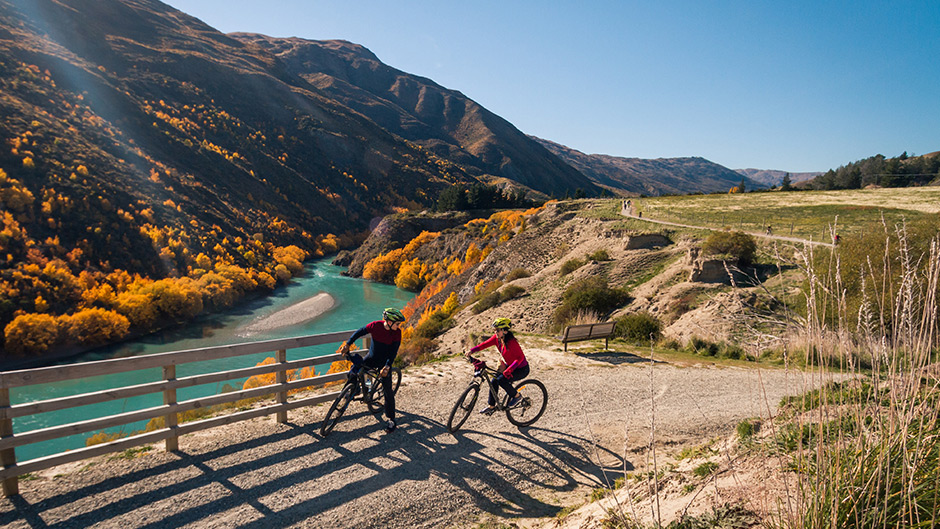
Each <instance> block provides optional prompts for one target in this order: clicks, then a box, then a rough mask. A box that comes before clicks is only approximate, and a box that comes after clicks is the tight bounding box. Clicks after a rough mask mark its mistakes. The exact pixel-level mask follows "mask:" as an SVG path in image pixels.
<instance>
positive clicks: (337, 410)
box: [320, 384, 353, 437]
mask: <svg viewBox="0 0 940 529" xmlns="http://www.w3.org/2000/svg"><path fill="white" fill-rule="evenodd" d="M352 399H353V387H352V386H351V385H349V384H346V386H344V387H343V391H341V392H340V393H339V396H338V397H336V400H334V401H333V404H332V405H331V406H330V410H329V411H327V412H326V417H324V418H323V424H321V425H320V435H322V436H323V437H326V436H327V435H329V433H330V432H331V431H333V427H334V426H336V423H337V421H339V418H340V417H342V416H343V414H344V413H346V408H348V407H349V403H350V402H352Z"/></svg>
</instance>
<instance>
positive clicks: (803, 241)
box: [620, 208, 832, 247]
mask: <svg viewBox="0 0 940 529" xmlns="http://www.w3.org/2000/svg"><path fill="white" fill-rule="evenodd" d="M620 214H621V215H623V216H624V217H630V218H631V219H635V220H641V221H643V222H651V223H653V224H663V225H666V226H677V227H680V228H691V229H695V230H712V231H716V230H715V228H709V227H708V226H693V225H691V224H679V223H678V222H669V221H665V220H656V219H651V218H647V217H641V216H638V215H636V214H634V213H633V212H632V211H631V210H630V209H629V208H621V209H620ZM747 233H748V234H750V235H752V236H754V237H761V238H763V239H769V240H772V241H783V242H792V243H796V244H809V245H810V246H828V247H832V243H828V242H819V241H810V240H806V239H801V238H799V237H784V236H782V235H767V234H766V233H760V232H755V231H751V232H747Z"/></svg>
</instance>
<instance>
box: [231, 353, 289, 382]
mask: <svg viewBox="0 0 940 529" xmlns="http://www.w3.org/2000/svg"><path fill="white" fill-rule="evenodd" d="M276 362H277V360H275V359H274V357H271V356H269V357H267V358H265V359H264V360H262V361H261V362H258V364H256V365H258V366H270V365H274V364H275V363H276ZM296 375H297V370H296V369H288V370H287V381H288V382H290V381H292V380H295V379H296ZM276 383H277V373H264V374H261V375H255V376H253V377H251V378H249V379H248V380H246V381H245V383H244V384H242V389H254V388H260V387H262V386H270V385H272V384H276Z"/></svg>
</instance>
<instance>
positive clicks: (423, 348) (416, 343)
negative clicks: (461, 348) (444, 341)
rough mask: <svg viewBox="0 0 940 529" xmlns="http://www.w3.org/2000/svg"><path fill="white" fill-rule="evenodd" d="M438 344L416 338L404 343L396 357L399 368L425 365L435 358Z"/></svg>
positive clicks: (428, 339)
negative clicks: (434, 354)
mask: <svg viewBox="0 0 940 529" xmlns="http://www.w3.org/2000/svg"><path fill="white" fill-rule="evenodd" d="M437 345H438V344H437V342H436V341H435V340H433V339H431V338H425V337H415V338H411V339H410V340H406V341H404V342H402V344H401V347H400V348H399V350H398V356H397V357H395V365H396V366H397V367H405V366H409V365H418V364H425V363H427V362H428V361H430V360H431V359H432V358H433V353H434V351H436V350H437Z"/></svg>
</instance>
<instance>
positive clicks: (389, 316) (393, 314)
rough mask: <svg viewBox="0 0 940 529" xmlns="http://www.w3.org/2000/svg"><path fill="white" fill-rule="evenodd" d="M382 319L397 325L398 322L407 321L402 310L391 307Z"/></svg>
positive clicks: (386, 310) (383, 313)
mask: <svg viewBox="0 0 940 529" xmlns="http://www.w3.org/2000/svg"><path fill="white" fill-rule="evenodd" d="M382 319H384V320H385V321H387V322H389V323H395V322H397V321H405V315H404V314H402V313H401V311H400V310H398V309H396V308H394V307H389V308H387V309H385V311H383V312H382Z"/></svg>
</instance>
